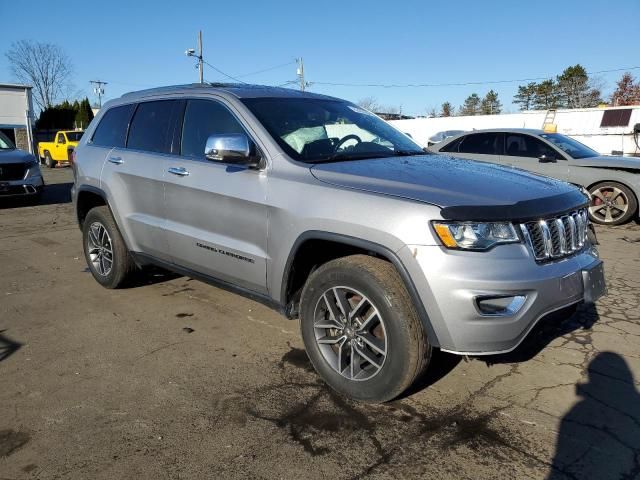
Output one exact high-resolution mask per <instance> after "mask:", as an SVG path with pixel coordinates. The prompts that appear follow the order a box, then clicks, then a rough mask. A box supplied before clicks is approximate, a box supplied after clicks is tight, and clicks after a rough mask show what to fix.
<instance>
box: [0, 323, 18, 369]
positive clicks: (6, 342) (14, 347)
mask: <svg viewBox="0 0 640 480" xmlns="http://www.w3.org/2000/svg"><path fill="white" fill-rule="evenodd" d="M5 331H6V330H0V362H2V361H3V360H6V359H7V358H9V357H10V356H11V355H13V354H14V353H16V352H17V351H18V350H19V349H20V347H22V344H21V343H20V342H16V341H15V340H11V339H10V338H9V337H7V336H6V335H5V334H4V332H5Z"/></svg>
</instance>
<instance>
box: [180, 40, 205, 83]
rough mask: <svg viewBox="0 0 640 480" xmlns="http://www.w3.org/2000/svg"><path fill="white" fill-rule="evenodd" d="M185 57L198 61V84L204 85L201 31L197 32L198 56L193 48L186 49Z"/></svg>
mask: <svg viewBox="0 0 640 480" xmlns="http://www.w3.org/2000/svg"><path fill="white" fill-rule="evenodd" d="M184 54H185V55H186V56H187V57H195V58H197V59H198V70H199V72H200V83H204V59H203V57H202V30H198V55H196V51H195V50H194V49H193V48H187V50H186V51H185V52H184Z"/></svg>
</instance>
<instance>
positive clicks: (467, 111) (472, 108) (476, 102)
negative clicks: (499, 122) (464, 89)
mask: <svg viewBox="0 0 640 480" xmlns="http://www.w3.org/2000/svg"><path fill="white" fill-rule="evenodd" d="M479 113H480V97H479V96H478V94H477V93H472V94H471V95H469V96H468V97H467V99H466V100H465V101H464V105H462V106H461V107H460V115H478V114H479Z"/></svg>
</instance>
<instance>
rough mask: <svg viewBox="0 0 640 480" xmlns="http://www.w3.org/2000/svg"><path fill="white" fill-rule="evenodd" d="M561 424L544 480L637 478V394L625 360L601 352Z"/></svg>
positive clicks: (639, 424) (639, 435)
mask: <svg viewBox="0 0 640 480" xmlns="http://www.w3.org/2000/svg"><path fill="white" fill-rule="evenodd" d="M587 374H588V381H587V382H586V383H583V384H577V385H576V394H577V395H578V396H579V397H580V401H579V402H578V403H576V404H575V405H574V406H573V407H572V408H571V410H570V411H569V413H567V414H566V415H565V416H564V417H563V418H562V421H561V423H560V430H559V432H558V437H557V440H556V450H555V455H554V458H553V462H552V467H551V468H552V469H551V472H549V475H548V477H547V479H548V480H560V479H566V478H585V477H588V478H598V479H607V478H611V479H614V478H616V479H617V478H628V479H632V478H640V392H638V390H637V388H636V384H635V382H634V379H633V375H632V373H631V370H630V368H629V366H628V365H627V362H626V361H625V360H624V358H623V357H621V356H620V355H618V354H616V353H613V352H601V353H599V354H598V355H596V356H595V358H593V360H591V363H590V364H589V366H588V368H587Z"/></svg>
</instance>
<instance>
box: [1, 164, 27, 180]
mask: <svg viewBox="0 0 640 480" xmlns="http://www.w3.org/2000/svg"><path fill="white" fill-rule="evenodd" d="M25 170H26V168H25V164H24V163H0V180H5V181H6V180H22V179H23V178H24V173H25Z"/></svg>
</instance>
